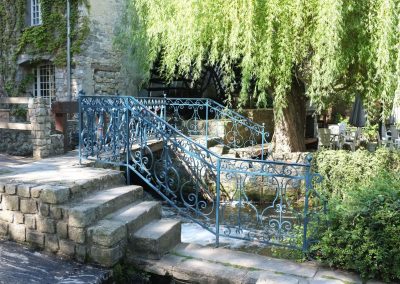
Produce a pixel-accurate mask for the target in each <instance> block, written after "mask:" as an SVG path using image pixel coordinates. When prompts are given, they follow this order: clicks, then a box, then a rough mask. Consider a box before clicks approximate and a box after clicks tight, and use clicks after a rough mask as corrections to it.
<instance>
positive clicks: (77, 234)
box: [68, 226, 86, 244]
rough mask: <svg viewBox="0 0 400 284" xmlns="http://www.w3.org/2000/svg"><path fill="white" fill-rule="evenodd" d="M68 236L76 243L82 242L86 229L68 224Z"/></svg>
mask: <svg viewBox="0 0 400 284" xmlns="http://www.w3.org/2000/svg"><path fill="white" fill-rule="evenodd" d="M68 237H69V239H70V240H72V241H74V242H76V243H78V244H83V243H84V242H85V241H86V229H84V228H77V227H73V226H68Z"/></svg>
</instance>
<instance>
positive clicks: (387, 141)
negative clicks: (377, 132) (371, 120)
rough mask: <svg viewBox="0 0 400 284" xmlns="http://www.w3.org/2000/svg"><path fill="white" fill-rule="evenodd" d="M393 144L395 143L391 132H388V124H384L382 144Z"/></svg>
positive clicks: (387, 145)
mask: <svg viewBox="0 0 400 284" xmlns="http://www.w3.org/2000/svg"><path fill="white" fill-rule="evenodd" d="M392 144H393V143H392V136H391V134H390V135H389V134H388V131H387V129H386V126H385V125H384V124H382V130H381V139H380V145H381V146H382V147H387V148H391V147H392Z"/></svg>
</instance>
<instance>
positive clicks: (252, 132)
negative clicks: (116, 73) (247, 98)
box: [138, 96, 269, 160]
mask: <svg viewBox="0 0 400 284" xmlns="http://www.w3.org/2000/svg"><path fill="white" fill-rule="evenodd" d="M138 100H139V101H140V102H141V103H142V104H143V105H145V106H146V107H147V108H149V109H151V110H152V111H153V112H155V113H157V114H158V115H159V116H160V118H163V119H164V120H165V121H167V122H169V123H170V124H171V125H173V126H174V127H175V128H177V129H179V130H180V131H181V132H182V133H184V134H186V135H187V136H189V137H192V138H193V139H195V140H197V141H198V142H199V143H201V144H203V145H204V146H206V147H207V148H208V146H209V145H214V144H217V145H221V146H223V147H225V148H226V151H229V150H230V149H232V150H233V151H231V152H232V153H235V152H236V151H235V149H237V150H240V152H241V153H245V155H246V156H247V157H251V158H256V157H258V158H259V159H261V160H263V159H265V157H266V156H267V154H268V153H267V151H266V148H267V139H268V137H269V133H268V132H266V131H265V125H264V124H263V125H260V124H258V123H255V122H254V121H252V120H250V119H248V118H247V117H245V116H243V115H241V114H239V113H237V112H235V111H233V110H231V109H229V108H227V107H225V106H223V105H221V104H219V103H217V102H216V101H214V100H212V99H208V98H167V97H165V96H164V97H163V98H155V97H145V98H143V97H141V98H138Z"/></svg>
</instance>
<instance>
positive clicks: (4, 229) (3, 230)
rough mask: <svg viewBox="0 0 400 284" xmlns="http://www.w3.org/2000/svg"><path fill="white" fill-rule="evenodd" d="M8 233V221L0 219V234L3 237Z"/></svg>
mask: <svg viewBox="0 0 400 284" xmlns="http://www.w3.org/2000/svg"><path fill="white" fill-rule="evenodd" d="M7 235H8V223H7V222H3V221H0V236H2V237H4V236H7Z"/></svg>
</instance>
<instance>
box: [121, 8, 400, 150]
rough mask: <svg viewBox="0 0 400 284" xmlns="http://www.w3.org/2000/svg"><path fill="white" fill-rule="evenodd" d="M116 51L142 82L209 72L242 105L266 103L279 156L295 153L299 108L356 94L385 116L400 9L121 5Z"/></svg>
mask: <svg viewBox="0 0 400 284" xmlns="http://www.w3.org/2000/svg"><path fill="white" fill-rule="evenodd" d="M117 42H118V43H119V46H120V47H121V48H122V49H123V50H125V51H126V52H127V55H128V56H129V58H130V60H127V62H131V61H134V62H135V64H136V68H138V69H139V70H140V72H141V74H143V81H144V82H145V81H146V80H148V78H149V76H150V70H151V69H152V68H154V66H155V64H156V62H157V66H159V72H160V73H161V74H162V75H163V76H164V77H165V78H166V79H169V80H172V79H173V78H174V77H176V76H184V77H188V78H191V79H192V80H194V81H195V80H196V79H198V78H199V76H200V74H201V70H202V68H204V66H215V65H218V66H219V67H220V68H222V69H223V70H224V81H225V85H227V86H230V87H231V90H234V89H235V88H234V87H235V84H237V86H240V94H239V101H240V104H241V105H246V103H247V101H248V100H249V98H250V97H251V98H256V102H257V105H258V106H263V105H264V104H265V102H266V99H267V97H268V96H272V97H273V102H274V111H275V117H276V119H275V121H276V122H275V135H274V136H275V141H277V142H278V141H279V143H276V149H277V150H279V151H302V150H304V128H305V116H306V102H307V101H310V102H311V103H312V104H313V105H314V106H316V107H317V109H318V110H323V109H325V108H327V107H328V106H329V105H330V104H331V103H332V102H333V101H335V100H337V99H339V98H344V97H355V95H356V94H360V95H361V96H362V97H363V98H364V102H366V103H367V106H366V107H367V110H368V111H369V114H372V113H373V111H374V110H376V109H377V108H378V109H381V108H383V112H382V117H385V116H386V115H388V114H389V113H390V110H391V108H392V104H393V97H394V94H395V92H396V90H397V92H400V0H361V1H360V0H127V9H126V15H125V19H124V21H123V24H122V26H121V29H120V31H119V36H118V40H117ZM235 70H236V71H235ZM237 70H240V81H239V82H236V81H235V80H236V78H237V76H236V74H235V72H237Z"/></svg>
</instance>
